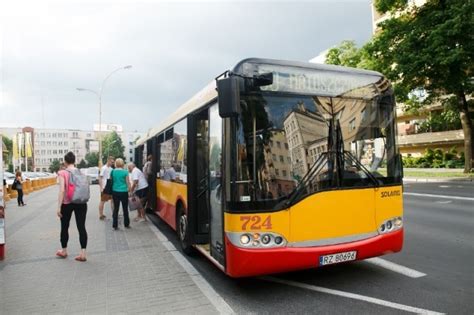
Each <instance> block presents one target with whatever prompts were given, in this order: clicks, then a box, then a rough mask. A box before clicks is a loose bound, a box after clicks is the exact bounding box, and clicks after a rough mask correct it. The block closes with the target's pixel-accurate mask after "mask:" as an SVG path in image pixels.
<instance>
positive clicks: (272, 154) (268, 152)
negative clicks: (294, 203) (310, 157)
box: [261, 129, 295, 198]
mask: <svg viewBox="0 0 474 315" xmlns="http://www.w3.org/2000/svg"><path fill="white" fill-rule="evenodd" d="M270 133H271V137H270V139H271V140H270V141H269V143H268V144H266V145H264V159H265V165H264V167H263V169H262V170H261V176H262V178H263V182H264V183H265V185H266V187H265V191H267V192H270V193H271V194H272V196H273V197H275V198H276V197H279V196H282V195H288V194H289V193H291V192H292V191H293V189H294V187H295V181H294V180H293V177H292V175H293V173H292V170H291V158H290V152H289V146H288V142H287V138H286V136H285V131H284V130H277V129H276V130H272V131H270Z"/></svg>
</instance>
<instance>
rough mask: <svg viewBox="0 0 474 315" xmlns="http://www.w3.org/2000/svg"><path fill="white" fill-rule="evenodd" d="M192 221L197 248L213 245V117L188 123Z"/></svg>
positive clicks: (203, 113)
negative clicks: (211, 194) (211, 215)
mask: <svg viewBox="0 0 474 315" xmlns="http://www.w3.org/2000/svg"><path fill="white" fill-rule="evenodd" d="M188 130H189V132H188V134H189V136H190V137H192V138H190V139H189V140H190V141H189V142H188V144H189V148H188V152H189V154H188V156H189V161H188V165H189V167H188V218H189V230H190V233H191V235H192V238H193V243H195V244H209V200H208V196H209V181H208V166H209V159H208V154H207V152H208V151H209V113H208V109H207V108H206V109H205V110H202V111H200V112H199V113H196V114H193V115H192V116H191V118H190V119H189V120H188Z"/></svg>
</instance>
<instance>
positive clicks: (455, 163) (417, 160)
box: [403, 147, 464, 168]
mask: <svg viewBox="0 0 474 315" xmlns="http://www.w3.org/2000/svg"><path fill="white" fill-rule="evenodd" d="M403 167H409V168H445V167H446V168H463V167H464V152H461V153H460V154H459V157H458V155H457V151H456V149H455V148H454V147H453V148H451V149H449V151H447V152H444V151H443V150H441V149H434V150H433V149H430V148H428V149H426V151H425V153H424V154H423V156H421V157H411V156H407V157H403Z"/></svg>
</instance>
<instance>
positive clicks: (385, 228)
mask: <svg viewBox="0 0 474 315" xmlns="http://www.w3.org/2000/svg"><path fill="white" fill-rule="evenodd" d="M402 227H403V218H402V217H395V218H391V219H388V220H385V221H384V222H383V223H382V224H381V225H380V227H379V234H385V233H388V232H393V231H396V230H399V229H401V228H402Z"/></svg>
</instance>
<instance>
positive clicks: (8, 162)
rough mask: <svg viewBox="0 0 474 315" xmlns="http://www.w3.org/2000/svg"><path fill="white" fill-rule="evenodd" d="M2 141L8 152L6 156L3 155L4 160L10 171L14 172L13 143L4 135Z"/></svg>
mask: <svg viewBox="0 0 474 315" xmlns="http://www.w3.org/2000/svg"><path fill="white" fill-rule="evenodd" d="M2 140H3V144H5V148H4V150H5V149H6V150H7V151H8V152H7V153H6V154H4V155H3V158H4V161H5V164H6V165H7V167H8V171H9V172H12V171H13V162H12V160H13V141H12V140H11V139H10V138H8V137H7V136H5V135H2Z"/></svg>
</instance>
